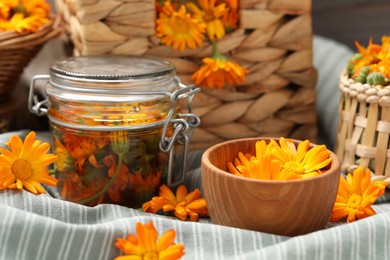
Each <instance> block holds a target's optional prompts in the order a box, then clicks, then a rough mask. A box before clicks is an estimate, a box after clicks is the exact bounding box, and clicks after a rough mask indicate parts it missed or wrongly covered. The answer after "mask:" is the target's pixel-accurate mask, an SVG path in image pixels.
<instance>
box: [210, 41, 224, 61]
mask: <svg viewBox="0 0 390 260" xmlns="http://www.w3.org/2000/svg"><path fill="white" fill-rule="evenodd" d="M211 44H212V45H213V59H215V60H226V57H225V56H224V55H222V54H221V53H220V52H219V49H218V45H217V42H216V41H211Z"/></svg>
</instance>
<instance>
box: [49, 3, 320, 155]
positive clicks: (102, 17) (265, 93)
mask: <svg viewBox="0 0 390 260" xmlns="http://www.w3.org/2000/svg"><path fill="white" fill-rule="evenodd" d="M56 4H57V9H58V10H61V12H62V16H63V19H64V21H65V23H64V24H65V26H66V28H65V29H66V31H67V33H68V36H69V40H70V42H71V44H72V45H73V46H74V47H73V54H75V55H96V54H131V55H151V56H160V57H162V58H164V59H167V60H170V61H171V62H173V63H174V64H175V65H176V69H177V72H178V74H179V77H180V78H181V80H182V81H183V83H185V84H192V82H191V79H190V78H191V75H192V74H193V73H194V72H195V71H196V70H197V69H198V68H199V66H200V65H201V63H202V58H204V57H205V56H209V55H211V54H212V47H211V46H210V44H209V43H208V42H204V44H203V46H202V47H201V48H198V49H195V50H185V51H182V52H181V51H177V50H174V49H172V48H171V47H167V46H164V45H161V44H160V42H159V39H157V38H156V37H155V18H156V14H155V1H153V0H143V1H128V0H104V1H103V0H88V1H85V0H73V1H69V0H56ZM310 12H311V1H310V0H241V1H240V10H239V15H240V20H239V26H240V27H239V28H238V29H237V30H236V31H234V32H233V33H231V34H228V35H226V36H224V38H223V39H222V40H221V41H220V42H219V44H218V46H219V49H220V51H221V52H222V53H224V54H225V55H226V56H227V57H228V58H229V59H230V60H232V61H235V62H237V63H239V64H240V65H241V66H243V67H245V68H248V69H249V70H250V74H249V75H247V79H246V82H245V83H244V84H242V85H240V86H236V87H235V88H234V89H232V90H227V89H224V90H214V91H211V90H206V89H202V92H201V93H200V94H197V95H196V97H195V98H194V101H193V105H194V112H195V113H196V114H198V115H199V116H200V117H201V126H200V127H199V128H197V129H196V131H195V133H194V136H193V138H192V141H191V148H195V149H196V148H206V147H209V146H210V145H212V144H215V143H218V142H221V141H224V140H229V139H236V138H241V137H251V136H275V137H279V136H285V137H292V138H295V139H310V140H312V141H314V142H315V141H316V139H317V126H316V109H315V101H316V91H315V85H316V80H317V73H316V70H315V69H314V67H313V64H312V26H311V14H310Z"/></svg>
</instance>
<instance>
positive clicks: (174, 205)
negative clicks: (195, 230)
mask: <svg viewBox="0 0 390 260" xmlns="http://www.w3.org/2000/svg"><path fill="white" fill-rule="evenodd" d="M142 208H143V209H144V211H146V212H151V213H156V212H157V211H159V210H163V211H164V212H171V211H174V213H175V216H176V217H177V218H179V219H181V220H186V219H187V218H188V217H189V218H190V220H191V221H197V220H198V219H199V216H201V217H205V216H207V215H208V211H207V205H206V200H205V199H204V198H201V193H200V191H199V190H198V189H195V190H194V191H192V192H190V193H188V194H187V188H186V187H185V186H184V185H180V186H179V187H178V188H177V190H176V196H175V195H174V194H173V192H172V191H171V189H169V188H168V186H166V185H161V186H160V192H159V197H153V198H152V200H151V201H148V202H146V203H144V204H143V205H142Z"/></svg>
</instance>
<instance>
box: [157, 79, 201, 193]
mask: <svg viewBox="0 0 390 260" xmlns="http://www.w3.org/2000/svg"><path fill="white" fill-rule="evenodd" d="M177 80H178V79H177ZM178 84H179V86H180V88H179V89H178V90H176V91H174V92H173V93H172V94H171V96H170V101H169V102H170V106H171V107H170V110H169V112H168V115H167V117H166V120H165V122H164V125H163V129H162V134H161V140H160V149H161V151H163V152H169V153H170V155H169V160H170V162H169V170H168V179H167V184H168V186H171V187H173V186H176V185H178V184H180V183H183V181H184V178H185V174H186V172H187V153H188V146H189V140H190V139H191V136H192V133H193V130H194V128H195V127H197V126H199V124H200V118H199V117H198V116H197V115H195V114H193V113H192V99H193V96H194V95H195V93H197V92H199V91H200V89H199V88H198V87H196V86H194V85H192V86H185V85H183V84H181V83H180V82H178ZM184 98H187V110H188V113H184V114H180V113H179V114H178V115H177V116H178V118H172V117H173V116H174V113H175V111H176V102H175V101H177V100H180V99H184ZM170 125H173V128H174V131H173V133H172V135H171V136H170V137H168V136H167V131H168V127H169V126H170ZM176 142H178V143H180V144H183V145H184V149H183V151H184V152H183V165H182V172H181V175H180V177H179V178H178V179H177V178H176V180H175V181H173V169H172V167H173V157H174V144H175V143H176Z"/></svg>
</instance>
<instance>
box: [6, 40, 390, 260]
mask: <svg viewBox="0 0 390 260" xmlns="http://www.w3.org/2000/svg"><path fill="white" fill-rule="evenodd" d="M350 54H351V51H350V50H348V49H347V48H346V47H344V46H342V45H339V44H338V43H336V42H333V41H330V40H327V39H324V38H321V37H315V39H314V63H315V66H316V68H317V69H318V70H319V82H318V85H317V91H318V98H317V99H318V106H317V109H318V111H319V119H320V121H321V122H320V125H321V126H322V127H324V131H323V132H322V134H325V135H326V136H324V135H323V136H322V139H321V138H320V140H323V142H327V145H328V147H331V145H332V144H334V140H335V135H336V131H337V105H338V98H339V94H338V92H337V91H338V88H337V78H338V75H339V73H340V71H341V69H342V67H343V66H344V64H345V62H346V61H347V59H348V57H349V56H350ZM27 132H28V131H20V132H17V133H16V134H18V135H21V136H23V135H25V134H26V133H27ZM12 134H15V133H7V134H2V135H0V145H1V144H4V142H5V141H6V140H8V138H9V137H10V136H11V135H12ZM38 138H39V139H41V140H42V141H49V142H50V141H51V137H50V134H49V133H39V137H38ZM200 156H201V152H198V153H192V154H191V156H190V160H189V162H190V163H189V164H190V165H189V169H190V171H189V173H188V175H187V176H188V178H187V179H186V185H187V186H189V189H193V188H195V187H200V185H201V178H200V169H199V165H200ZM56 197H58V193H57V192H56V190H55V189H48V193H47V194H45V195H39V196H35V195H32V194H30V193H28V192H25V191H23V192H20V191H13V190H3V191H0V259H1V260H3V259H5V260H13V259H16V260H19V259H20V260H23V259H40V260H41V259H42V260H52V259H71V260H74V259H75V260H77V259H80V260H81V259H83V260H84V259H91V260H99V259H101V260H106V259H113V258H114V257H116V256H118V255H120V254H121V253H120V251H119V249H117V248H116V247H115V246H114V243H115V241H116V239H117V238H119V237H126V236H127V234H129V233H135V224H136V222H138V221H141V222H143V223H147V222H148V221H149V220H153V222H154V224H155V226H156V228H157V230H158V232H159V234H162V233H163V232H165V231H166V230H168V229H171V228H174V229H175V230H176V231H177V237H176V242H177V243H184V244H185V251H186V254H185V257H184V259H207V260H210V259H288V260H290V259H292V260H294V259H308V260H309V259H310V260H312V259H336V260H337V259H340V260H344V259H390V195H389V194H386V196H383V197H382V198H381V203H379V204H376V205H374V209H375V210H376V211H377V213H378V214H377V215H375V216H372V217H370V218H366V219H363V220H359V221H356V222H354V223H351V224H345V223H329V224H328V225H327V227H326V229H324V230H321V231H317V232H313V233H310V234H307V235H303V236H297V237H292V238H290V237H283V236H276V235H271V234H266V233H261V232H254V231H249V230H241V229H236V228H229V227H224V226H218V225H214V224H212V223H211V222H210V220H209V219H201V221H200V222H198V223H192V222H183V221H179V220H176V219H172V218H169V217H164V216H157V215H154V214H149V213H144V212H141V211H138V210H134V209H129V208H125V207H121V206H116V205H109V204H106V205H99V206H96V207H86V206H81V205H77V204H74V203H69V202H65V201H61V200H59V199H56Z"/></svg>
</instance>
